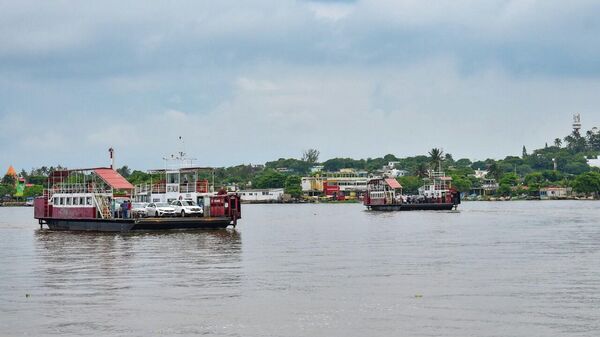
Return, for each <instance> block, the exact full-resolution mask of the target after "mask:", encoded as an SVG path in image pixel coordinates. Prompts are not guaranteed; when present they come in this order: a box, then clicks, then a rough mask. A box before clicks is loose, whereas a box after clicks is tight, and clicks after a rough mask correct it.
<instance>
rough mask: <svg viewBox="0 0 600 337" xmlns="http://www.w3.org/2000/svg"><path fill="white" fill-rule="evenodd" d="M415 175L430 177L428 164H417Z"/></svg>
mask: <svg viewBox="0 0 600 337" xmlns="http://www.w3.org/2000/svg"><path fill="white" fill-rule="evenodd" d="M415 175H416V176H417V177H420V178H425V177H428V176H429V170H428V167H427V164H425V163H420V164H419V165H417V167H416V169H415Z"/></svg>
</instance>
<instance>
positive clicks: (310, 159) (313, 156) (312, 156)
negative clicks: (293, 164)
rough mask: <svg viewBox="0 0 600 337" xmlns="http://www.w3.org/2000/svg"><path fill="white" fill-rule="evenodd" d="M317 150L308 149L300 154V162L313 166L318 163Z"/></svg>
mask: <svg viewBox="0 0 600 337" xmlns="http://www.w3.org/2000/svg"><path fill="white" fill-rule="evenodd" d="M319 154H321V153H320V152H319V150H317V149H308V150H305V151H304V152H303V153H302V161H305V162H307V163H309V164H314V163H316V162H318V161H319Z"/></svg>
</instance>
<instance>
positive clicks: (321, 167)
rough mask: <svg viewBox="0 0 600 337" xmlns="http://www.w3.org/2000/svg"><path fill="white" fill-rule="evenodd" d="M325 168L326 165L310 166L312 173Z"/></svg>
mask: <svg viewBox="0 0 600 337" xmlns="http://www.w3.org/2000/svg"><path fill="white" fill-rule="evenodd" d="M324 168H325V166H323V165H315V166H313V167H311V168H310V173H317V172H322V171H323V169H324Z"/></svg>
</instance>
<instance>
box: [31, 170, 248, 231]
mask: <svg viewBox="0 0 600 337" xmlns="http://www.w3.org/2000/svg"><path fill="white" fill-rule="evenodd" d="M202 188H203V189H204V187H202ZM134 191H135V187H134V186H133V185H132V184H131V183H130V182H129V181H127V180H126V179H125V178H124V177H123V176H121V175H120V174H119V173H118V172H117V171H115V170H113V169H112V168H107V167H98V168H90V169H78V170H58V171H54V172H52V173H51V174H50V175H49V177H48V185H47V188H46V189H45V190H44V194H43V196H41V197H38V198H36V199H35V201H34V217H35V218H36V219H37V220H38V222H39V224H40V228H43V226H44V225H46V226H47V227H48V228H49V229H51V230H74V231H109V232H114V231H118V232H122V231H135V230H169V229H194V228H226V227H228V226H234V227H235V226H236V225H237V220H238V219H240V218H241V208H240V206H241V205H240V197H239V196H238V195H237V194H235V193H222V194H218V193H210V194H209V193H205V195H204V196H203V198H204V199H203V200H206V203H205V206H203V207H205V212H204V215H203V216H202V217H157V218H152V217H139V218H119V217H118V213H117V212H116V210H115V205H118V201H122V200H133V198H134V197H135V196H134V195H132V194H133V193H134ZM203 192H204V191H203Z"/></svg>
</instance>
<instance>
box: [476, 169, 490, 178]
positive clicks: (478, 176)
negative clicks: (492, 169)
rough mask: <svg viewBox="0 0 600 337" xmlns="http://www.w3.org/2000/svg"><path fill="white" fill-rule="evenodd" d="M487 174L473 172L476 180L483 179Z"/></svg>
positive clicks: (484, 171) (483, 171)
mask: <svg viewBox="0 0 600 337" xmlns="http://www.w3.org/2000/svg"><path fill="white" fill-rule="evenodd" d="M488 173H489V171H486V170H480V169H477V170H475V173H474V175H475V178H477V179H485V176H486V175H487V174H488Z"/></svg>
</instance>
